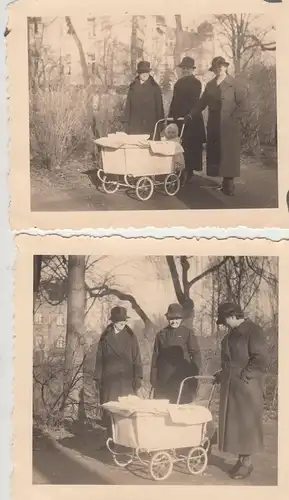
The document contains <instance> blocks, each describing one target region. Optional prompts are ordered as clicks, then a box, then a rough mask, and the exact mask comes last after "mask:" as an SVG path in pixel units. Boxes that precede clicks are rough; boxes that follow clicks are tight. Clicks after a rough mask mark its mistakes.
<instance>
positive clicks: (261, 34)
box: [215, 14, 274, 74]
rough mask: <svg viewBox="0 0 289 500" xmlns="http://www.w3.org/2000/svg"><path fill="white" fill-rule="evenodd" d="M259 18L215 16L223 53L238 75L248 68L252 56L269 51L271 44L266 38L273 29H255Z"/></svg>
mask: <svg viewBox="0 0 289 500" xmlns="http://www.w3.org/2000/svg"><path fill="white" fill-rule="evenodd" d="M259 17H260V16H256V15H253V14H221V15H216V16H215V19H216V24H217V26H218V31H219V34H220V35H221V36H222V37H224V39H225V40H226V42H224V43H223V47H222V48H223V50H224V53H225V54H226V55H227V57H229V58H230V59H232V60H233V64H234V68H235V73H236V74H238V73H240V72H241V71H243V70H244V69H246V67H247V66H248V64H249V62H250V61H251V60H252V58H253V57H254V55H255V54H256V53H257V52H258V51H260V50H271V48H272V46H274V44H272V42H267V41H266V37H267V35H268V34H269V33H271V32H272V30H273V29H274V27H273V26H268V27H267V28H264V29H261V28H259V29H258V28H257V27H256V21H257V20H258V18H259Z"/></svg>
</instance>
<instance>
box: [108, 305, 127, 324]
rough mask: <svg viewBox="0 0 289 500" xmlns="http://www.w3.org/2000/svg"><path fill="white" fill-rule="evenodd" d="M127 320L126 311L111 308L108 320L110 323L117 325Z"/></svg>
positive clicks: (119, 307) (123, 308)
mask: <svg viewBox="0 0 289 500" xmlns="http://www.w3.org/2000/svg"><path fill="white" fill-rule="evenodd" d="M127 319H129V317H128V315H127V310H126V308H125V307H121V306H116V307H113V308H112V310H111V312H110V320H111V321H112V323H118V322H119V321H126V320H127Z"/></svg>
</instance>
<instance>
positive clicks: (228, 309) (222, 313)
mask: <svg viewBox="0 0 289 500" xmlns="http://www.w3.org/2000/svg"><path fill="white" fill-rule="evenodd" d="M235 314H237V315H243V311H242V308H241V307H240V306H239V304H235V303H234V302H224V303H223V304H220V305H219V307H218V318H217V325H224V324H225V319H226V318H228V317H229V316H234V315H235Z"/></svg>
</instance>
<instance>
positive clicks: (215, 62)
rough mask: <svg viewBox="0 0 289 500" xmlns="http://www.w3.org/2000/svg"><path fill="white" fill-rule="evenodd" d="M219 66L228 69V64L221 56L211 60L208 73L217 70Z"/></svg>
mask: <svg viewBox="0 0 289 500" xmlns="http://www.w3.org/2000/svg"><path fill="white" fill-rule="evenodd" d="M220 66H226V67H228V66H229V63H228V62H227V61H226V59H224V57H222V56H217V57H214V59H213V60H212V64H211V67H210V69H209V71H214V70H215V69H216V68H219V67H220Z"/></svg>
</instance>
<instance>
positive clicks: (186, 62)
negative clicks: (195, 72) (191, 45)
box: [178, 56, 196, 69]
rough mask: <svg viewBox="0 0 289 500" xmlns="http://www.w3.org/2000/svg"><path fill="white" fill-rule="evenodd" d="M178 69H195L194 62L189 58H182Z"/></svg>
mask: <svg viewBox="0 0 289 500" xmlns="http://www.w3.org/2000/svg"><path fill="white" fill-rule="evenodd" d="M178 67H179V68H183V69H196V65H195V60H194V59H193V58H192V57H189V56H186V57H183V59H182V61H181V62H180V64H179V65H178Z"/></svg>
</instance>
